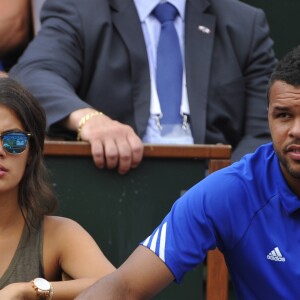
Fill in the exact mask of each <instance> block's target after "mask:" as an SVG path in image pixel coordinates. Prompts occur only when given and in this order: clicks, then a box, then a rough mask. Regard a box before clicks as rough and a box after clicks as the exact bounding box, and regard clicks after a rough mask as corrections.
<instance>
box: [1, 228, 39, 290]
mask: <svg viewBox="0 0 300 300" xmlns="http://www.w3.org/2000/svg"><path fill="white" fill-rule="evenodd" d="M43 232H44V230H43V223H42V224H41V226H39V228H38V229H37V230H36V229H32V228H31V229H30V232H29V229H28V227H27V226H26V225H25V226H24V229H23V232H22V236H21V239H20V241H19V245H18V247H17V250H16V252H15V255H14V256H13V259H12V260H11V262H10V264H9V266H8V268H7V270H6V271H5V273H4V274H3V276H2V277H1V278H0V289H2V288H4V287H5V286H7V285H8V284H10V283H14V282H26V281H31V280H32V279H34V278H36V277H44V268H43V261H42V257H43V256H42V253H43Z"/></svg>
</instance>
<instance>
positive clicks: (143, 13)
mask: <svg viewBox="0 0 300 300" xmlns="http://www.w3.org/2000/svg"><path fill="white" fill-rule="evenodd" d="M160 2H169V3H171V4H173V5H174V6H175V7H176V8H177V10H178V12H179V15H180V17H181V18H182V19H183V20H184V13H185V2H186V0H168V1H166V0H146V1H145V0H134V4H135V6H136V9H137V12H138V15H139V18H140V21H141V22H144V21H145V19H146V18H147V17H148V16H149V15H150V14H151V12H152V10H153V9H154V7H155V6H156V5H158V4H159V3H160Z"/></svg>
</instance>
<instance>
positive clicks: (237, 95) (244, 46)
mask: <svg viewBox="0 0 300 300" xmlns="http://www.w3.org/2000/svg"><path fill="white" fill-rule="evenodd" d="M199 25H202V26H206V27H208V28H209V29H210V30H211V32H210V33H209V34H207V33H204V32H202V31H201V30H199V29H198V26H199ZM272 47H273V42H272V40H271V39H270V37H269V28H268V25H267V22H266V19H265V15H264V13H263V12H262V11H261V10H259V9H256V8H253V7H250V6H248V5H246V4H244V3H241V2H239V1H236V0H187V1H186V17H185V64H186V76H187V90H188V99H189V105H190V111H191V115H190V120H191V128H192V133H193V136H194V140H195V143H225V144H231V145H232V146H233V149H235V156H234V157H233V158H234V159H236V158H238V157H239V156H240V155H241V154H244V153H246V152H249V151H252V150H253V149H255V147H256V146H257V145H259V144H260V143H262V142H265V141H269V131H268V124H267V110H266V96H265V88H266V84H267V81H268V77H269V75H270V73H271V71H272V70H273V67H274V65H275V63H276V61H275V58H274V53H273V48H272ZM10 75H11V76H12V77H15V78H17V79H18V80H19V81H21V82H22V83H23V84H24V85H25V86H27V87H28V88H29V89H30V90H31V91H32V93H33V94H34V95H35V96H36V97H37V98H38V99H39V101H40V103H41V104H42V106H43V107H44V109H45V110H46V113H47V119H48V125H52V124H55V123H56V122H58V121H59V120H61V119H63V118H65V117H66V116H67V115H68V114H69V113H71V112H72V111H74V110H76V109H80V108H85V107H87V106H92V107H95V108H96V109H98V110H100V111H103V112H104V113H105V114H107V115H108V116H110V117H111V118H113V119H116V120H118V121H120V122H123V123H126V124H129V125H131V126H132V127H133V128H134V129H135V130H136V132H137V133H138V135H139V136H141V137H142V136H143V134H144V132H145V129H146V126H147V121H148V118H149V110H150V75H149V66H148V59H147V53H146V46H145V42H144V38H143V32H142V29H141V25H140V21H139V18H138V15H137V11H136V8H135V5H134V2H133V1H132V0H84V1H83V0H63V1H61V0H50V1H46V4H45V6H44V9H43V11H42V29H41V31H40V32H39V34H38V36H37V37H36V38H35V39H34V41H33V42H32V43H31V44H30V45H29V47H28V48H27V51H26V52H25V53H24V55H23V56H22V58H21V59H20V61H19V63H18V64H17V65H16V66H15V67H14V68H13V70H12V71H11V73H10Z"/></svg>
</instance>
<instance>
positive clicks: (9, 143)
mask: <svg viewBox="0 0 300 300" xmlns="http://www.w3.org/2000/svg"><path fill="white" fill-rule="evenodd" d="M27 142H28V137H27V135H26V134H24V133H22V132H11V133H6V134H3V136H2V144H3V147H4V149H5V150H6V151H7V152H9V153H12V154H19V153H22V152H23V151H24V150H25V149H26V145H27Z"/></svg>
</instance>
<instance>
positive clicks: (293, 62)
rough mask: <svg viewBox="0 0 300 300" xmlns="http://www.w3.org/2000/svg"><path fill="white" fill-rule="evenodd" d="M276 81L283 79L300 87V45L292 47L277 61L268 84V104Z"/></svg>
mask: <svg viewBox="0 0 300 300" xmlns="http://www.w3.org/2000/svg"><path fill="white" fill-rule="evenodd" d="M275 81H283V82H286V83H287V84H290V85H292V86H294V87H300V46H297V47H296V48H294V49H292V50H291V51H290V52H288V53H287V54H286V55H285V56H284V57H283V58H282V59H281V60H280V61H279V62H278V63H277V65H276V67H275V69H274V71H273V73H272V74H271V77H270V79H269V83H268V86H267V99H268V104H269V95H270V89H271V87H272V85H273V84H274V82H275Z"/></svg>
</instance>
